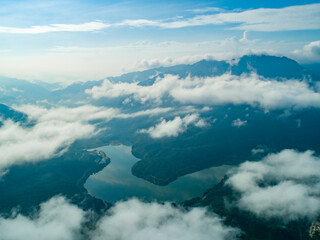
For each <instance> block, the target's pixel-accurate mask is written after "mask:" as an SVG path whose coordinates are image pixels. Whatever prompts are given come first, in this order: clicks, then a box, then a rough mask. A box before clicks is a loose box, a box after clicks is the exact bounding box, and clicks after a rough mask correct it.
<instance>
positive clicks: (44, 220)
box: [0, 197, 84, 240]
mask: <svg viewBox="0 0 320 240" xmlns="http://www.w3.org/2000/svg"><path fill="white" fill-rule="evenodd" d="M83 220H84V212H83V211H82V210H81V209H79V208H78V207H76V206H74V205H71V204H70V203H68V202H67V201H66V200H65V199H64V198H62V197H55V198H52V199H50V200H49V201H47V202H45V203H43V204H41V205H40V210H39V213H38V215H35V216H34V217H26V216H23V215H20V214H18V215H16V216H13V217H11V218H7V219H6V218H3V217H0V232H1V235H0V239H1V240H22V239H25V240H32V239H46V240H58V239H59V240H70V239H79V236H80V232H79V229H80V227H81V223H82V222H83Z"/></svg>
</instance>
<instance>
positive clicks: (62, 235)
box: [0, 197, 239, 240]
mask: <svg viewBox="0 0 320 240" xmlns="http://www.w3.org/2000/svg"><path fill="white" fill-rule="evenodd" d="M88 216H89V214H88V212H84V211H82V210H80V209H79V208H78V207H76V206H75V205H72V204H70V203H69V202H68V201H67V200H66V199H64V198H63V197H55V198H52V199H50V200H49V201H47V202H45V203H43V204H41V206H40V210H39V212H38V213H37V214H36V215H35V216H31V217H27V216H23V215H21V214H17V215H16V216H12V217H10V218H3V217H0V232H1V236H0V239H6V240H10V239H14V240H22V239H23V240H25V239H27V240H28V239H48V240H58V239H59V240H60V239H61V240H64V239H68V240H72V239H82V238H86V239H87V238H88V236H89V237H90V239H92V240H100V239H109V240H116V239H117V240H127V239H132V240H138V239H139V240H147V239H150V238H152V239H155V240H160V239H168V240H175V239H186V240H189V239H190V240H191V239H201V240H207V239H208V240H209V239H215V240H224V239H228V240H229V239H235V238H236V236H237V235H238V234H239V230H238V229H235V228H232V227H228V226H225V225H224V224H223V223H222V220H221V219H220V218H219V217H218V216H217V215H214V214H209V213H208V212H207V211H206V209H203V208H194V209H192V210H190V211H186V210H183V209H179V208H176V207H173V206H172V205H171V204H170V203H165V204H159V203H155V202H153V203H145V202H141V201H139V200H137V199H132V200H128V201H125V202H118V203H117V204H116V205H115V206H114V207H112V208H111V209H109V211H108V212H107V214H106V215H105V216H102V217H101V219H100V220H99V221H98V222H97V223H95V225H96V227H95V228H94V229H92V230H87V229H84V227H83V224H84V223H85V222H87V221H88V220H89V219H88ZM84 234H86V236H84Z"/></svg>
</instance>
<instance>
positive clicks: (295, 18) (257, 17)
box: [0, 4, 320, 34]
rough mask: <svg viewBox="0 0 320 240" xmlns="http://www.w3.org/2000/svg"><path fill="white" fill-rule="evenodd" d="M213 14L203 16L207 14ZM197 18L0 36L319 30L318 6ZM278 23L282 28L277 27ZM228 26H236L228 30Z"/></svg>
mask: <svg viewBox="0 0 320 240" xmlns="http://www.w3.org/2000/svg"><path fill="white" fill-rule="evenodd" d="M214 11H216V12H218V13H215V14H205V13H208V12H214ZM193 12H194V13H195V14H198V15H196V16H194V17H191V18H183V17H182V18H181V17H180V18H178V20H177V18H172V19H171V20H162V19H159V20H149V19H126V20H123V21H120V22H115V23H103V22H101V21H92V22H86V23H80V24H50V25H43V26H31V27H27V28H19V27H6V26H0V33H11V34H40V33H49V32H92V31H98V30H103V29H106V28H109V27H136V28H141V27H158V28H167V29H175V28H184V27H194V26H205V25H226V26H225V28H227V29H235V30H246V31H248V30H249V31H259V32H275V31H291V30H316V29H320V4H308V5H301V6H289V7H284V8H259V9H252V10H244V11H238V12H234V11H233V12H220V9H218V8H210V7H208V8H204V9H194V10H193ZM279 23H281V24H279ZM230 24H237V25H236V26H233V27H230Z"/></svg>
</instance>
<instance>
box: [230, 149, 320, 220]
mask: <svg viewBox="0 0 320 240" xmlns="http://www.w3.org/2000/svg"><path fill="white" fill-rule="evenodd" d="M319 169H320V158H319V157H318V156H315V155H314V152H312V151H306V152H301V153H300V152H297V151H294V150H283V151H281V152H280V153H277V154H270V155H268V156H267V157H265V158H264V159H262V160H261V161H259V162H245V163H243V164H241V165H240V167H239V168H238V169H236V170H235V172H233V173H232V174H231V176H230V178H229V180H228V181H227V184H228V185H230V186H231V187H232V188H233V189H234V190H236V191H237V192H239V193H240V199H239V201H238V203H237V204H238V206H239V207H240V208H242V209H245V210H248V211H251V212H253V213H255V214H256V215H258V216H260V217H266V218H273V217H275V218H281V219H283V220H284V221H291V220H297V219H299V218H313V217H316V216H318V214H319V213H320V190H319V189H320V188H319V187H320V174H319Z"/></svg>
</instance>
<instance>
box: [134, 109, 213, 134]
mask: <svg viewBox="0 0 320 240" xmlns="http://www.w3.org/2000/svg"><path fill="white" fill-rule="evenodd" d="M190 124H193V125H195V126H196V127H205V126H207V125H208V123H207V122H205V121H204V120H203V119H201V118H200V117H199V114H197V113H194V114H189V115H187V116H185V117H184V118H181V117H175V118H174V119H173V120H169V121H166V120H165V119H163V120H162V121H161V122H160V123H158V124H157V125H155V126H154V127H150V128H149V129H141V130H139V131H138V132H139V133H147V134H149V135H150V136H151V137H152V138H163V137H176V136H178V135H179V134H180V133H183V132H185V131H186V130H187V128H188V126H189V125H190Z"/></svg>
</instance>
